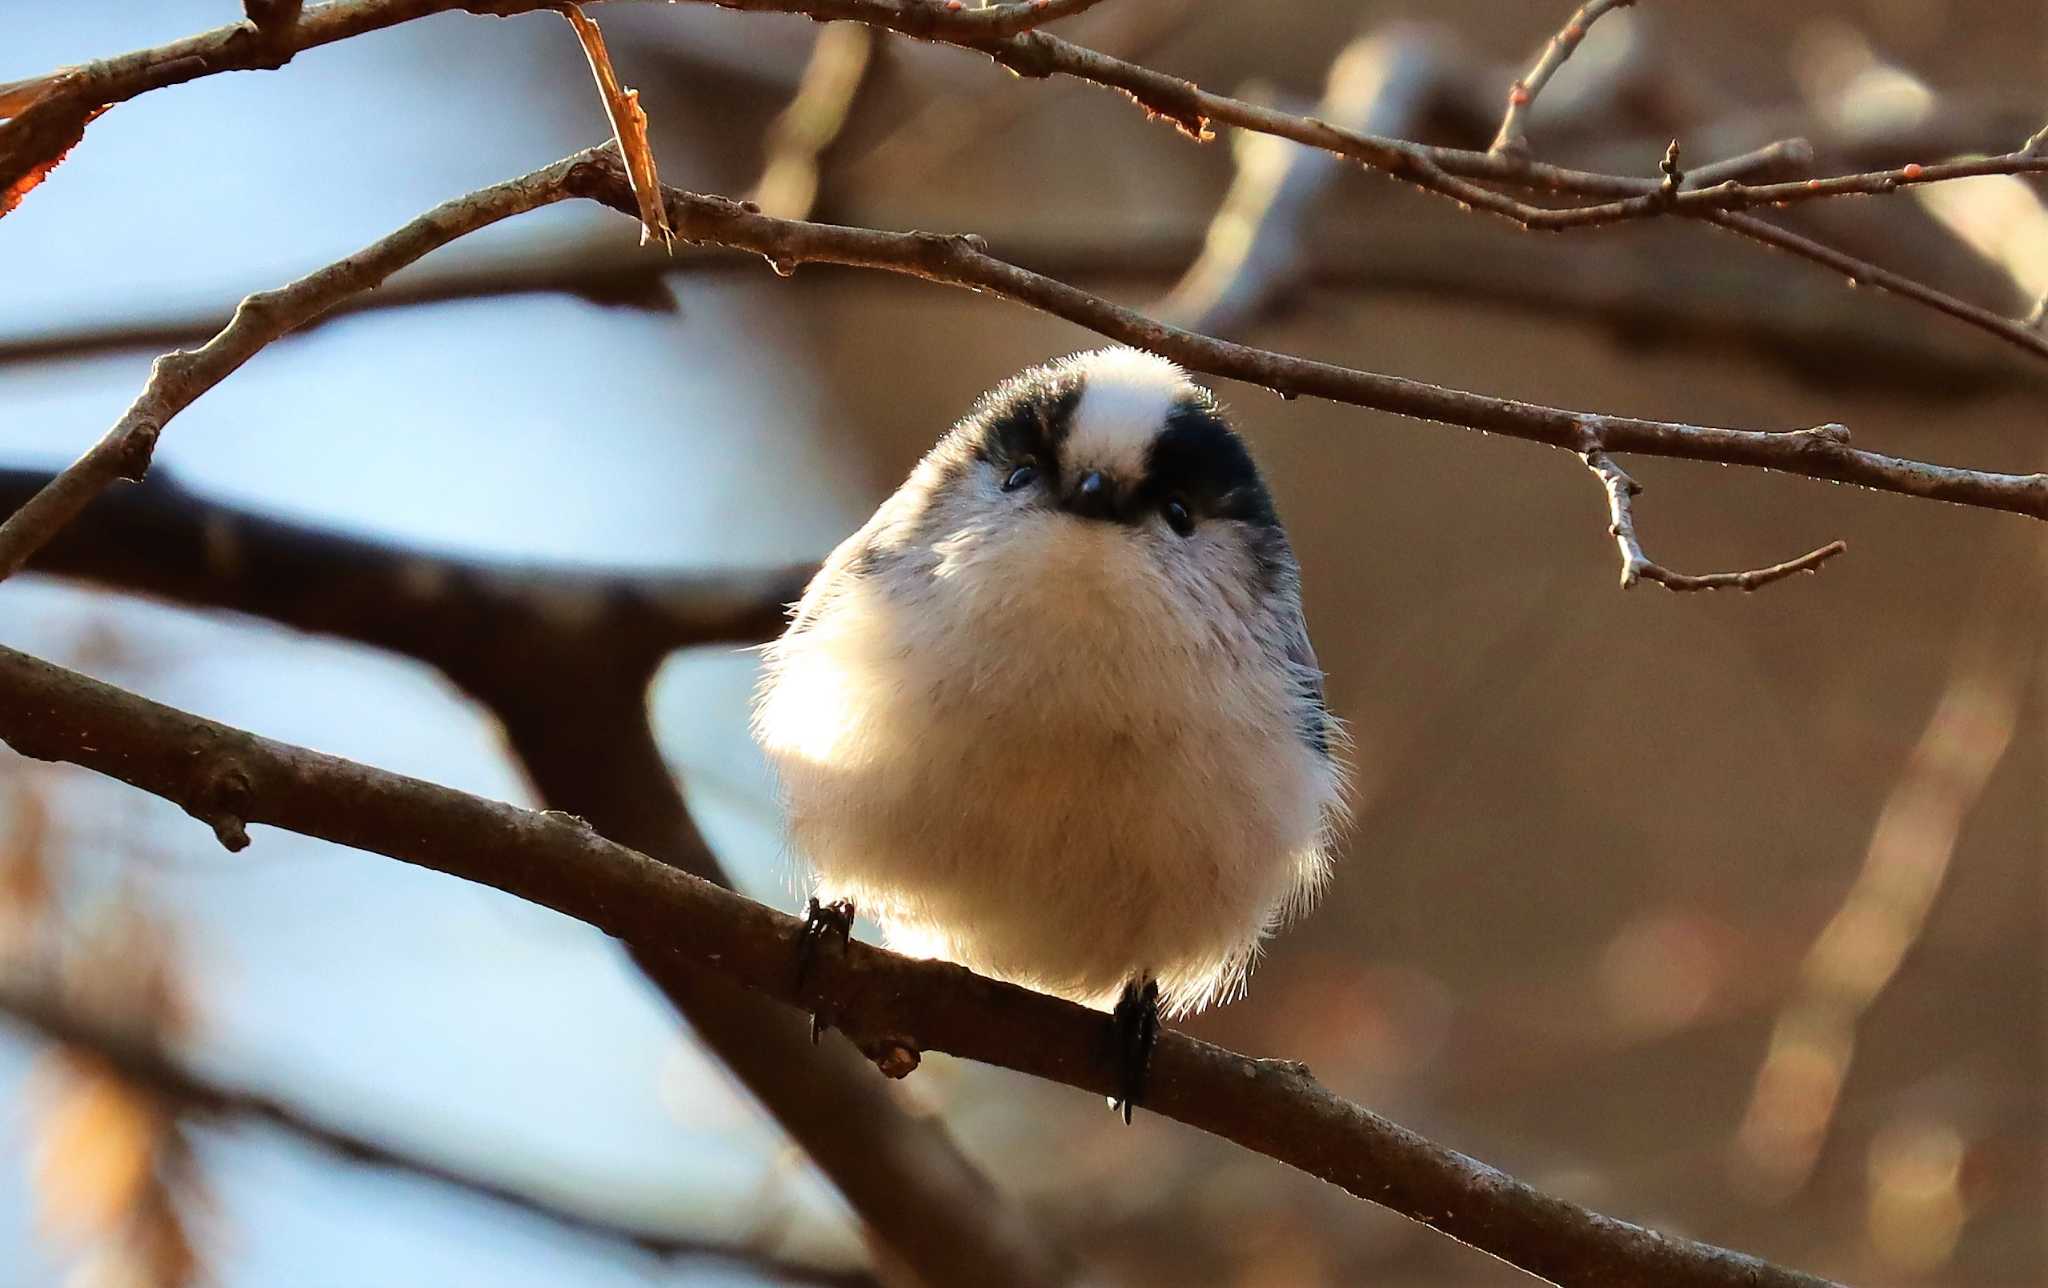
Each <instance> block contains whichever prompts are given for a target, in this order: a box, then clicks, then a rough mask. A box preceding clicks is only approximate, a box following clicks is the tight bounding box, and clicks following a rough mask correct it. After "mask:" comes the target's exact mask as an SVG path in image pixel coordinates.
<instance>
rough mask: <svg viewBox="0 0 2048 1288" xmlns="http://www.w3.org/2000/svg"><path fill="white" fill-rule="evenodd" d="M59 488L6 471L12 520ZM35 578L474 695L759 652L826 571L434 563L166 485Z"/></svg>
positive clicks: (431, 557) (40, 564)
mask: <svg viewBox="0 0 2048 1288" xmlns="http://www.w3.org/2000/svg"><path fill="white" fill-rule="evenodd" d="M49 479H50V475H49V474H48V473H47V472H45V471H36V470H19V469H0V514H6V513H9V512H11V511H13V510H14V509H15V508H17V507H18V506H20V505H21V504H22V503H23V502H24V500H25V499H26V498H28V497H30V496H33V495H34V494H35V493H36V491H37V490H39V489H40V488H41V487H43V486H45V485H46V484H47V483H48V482H49ZM29 569H30V571H33V572H47V573H54V574H57V575H60V576H66V577H74V578H78V579H80V580H83V581H88V582H94V583H97V584H100V585H105V586H110V587H113V588H115V589H119V590H126V591H135V592H139V593H142V594H146V595H153V596H156V597H157V598H160V599H167V600H170V601H172V602H174V603H179V604H184V605H186V606H188V607H193V608H209V609H225V610H228V611H231V612H237V613H247V614H250V615H252V616H257V617H262V618H265V619H268V620H270V621H273V622H276V623H278V624H279V625H281V626H288V627H291V628H293V629H294V630H302V631H316V632H319V633H322V634H326V635H332V636H335V637H337V638H340V639H346V640H353V641H355V642H357V643H359V644H368V645H370V646H372V647H375V648H381V649H388V650H390V651H392V652H394V653H400V654H403V655H405V656H407V657H412V658H416V659H418V660H420V661H422V662H426V663H429V664H430V665H433V666H436V667H438V668H440V669H441V670H443V671H445V672H447V673H448V674H449V676H450V678H452V679H454V680H455V681H456V682H457V683H458V684H462V685H463V686H464V687H466V688H472V689H475V688H485V687H496V686H498V685H499V684H500V683H502V684H504V685H514V684H518V683H520V682H521V681H522V680H523V681H528V682H530V681H531V680H532V679H533V677H534V676H535V675H536V674H540V673H545V672H547V671H548V670H549V669H550V668H552V667H554V666H556V665H558V664H562V663H565V662H566V661H567V660H569V659H579V658H580V659H587V660H588V661H590V662H591V663H592V664H598V663H602V665H603V666H604V667H606V668H607V669H611V670H615V671H619V672H622V673H632V674H634V675H638V676H645V675H648V674H651V673H652V672H653V669H654V667H655V666H656V665H657V664H658V663H659V662H660V661H661V659H662V658H664V657H666V656H667V655H668V654H670V653H672V652H674V651H675V650H677V649H682V648H691V647H699V646H702V645H707V644H752V643H757V642H759V641H760V640H763V639H766V638H768V637H769V636H770V635H772V634H774V633H775V632H776V631H777V630H779V629H780V628H781V625H782V622H783V619H784V618H783V610H784V606H785V605H787V604H789V603H791V602H793V601H794V600H795V599H796V597H797V596H798V595H800V594H801V593H802V591H803V586H804V583H805V581H807V580H808V579H809V577H810V574H811V572H812V571H813V569H812V566H811V565H808V564H805V565H793V566H791V567H787V568H768V569H762V570H760V571H754V572H714V573H654V572H626V571H620V570H612V569H604V568H584V569H579V568H536V567H533V566H531V565H527V564H521V563H512V562H508V561H498V560H488V559H468V558H459V557H454V556H447V555H436V554H432V553H429V552H426V551H422V550H420V549H418V548H416V547H409V546H404V545H397V544H393V543H389V542H384V541H376V540H372V539H369V538H366V537H360V536H356V535H353V534H350V533H346V532H342V531H338V530H335V529H330V528H323V527H320V526H317V525H314V524H307V523H299V522H294V521H292V520H289V519H283V518H279V517H277V516H274V515H267V514H262V513H260V512H257V511H254V510H249V509H245V508H242V507H239V506H233V505H228V504H224V503H221V502H218V501H213V500H209V499H208V498H206V497H203V496H200V495H199V494H197V493H194V492H190V491H188V490H186V489H185V488H184V487H182V486H180V485H179V484H178V483H177V482H176V481H174V480H173V479H172V478H170V477H169V476H167V475H166V474H164V473H163V472H162V471H157V472H155V473H152V474H151V475H150V478H149V480H148V481H147V482H145V483H142V484H139V485H137V486H133V487H126V488H122V489H121V490H119V491H117V492H112V493H109V494H107V495H105V496H103V497H101V498H100V499H99V500H98V501H96V502H95V503H94V504H93V506H92V508H91V509H90V511H89V512H88V513H87V517H86V521H84V522H81V523H78V524H75V525H73V526H72V527H70V528H68V529H66V530H65V531H64V532H63V533H62V534H61V535H59V536H58V537H57V539H56V540H54V541H52V542H51V543H50V544H49V545H48V546H47V547H45V548H44V549H43V550H42V551H40V552H39V553H38V554H37V555H36V557H35V558H34V559H33V560H31V561H30V563H29ZM501 655H502V656H504V658H505V660H504V662H502V663H500V662H498V661H496V660H494V659H495V658H497V657H499V656H501ZM501 671H502V672H504V674H502V675H501V674H499V672H501Z"/></svg>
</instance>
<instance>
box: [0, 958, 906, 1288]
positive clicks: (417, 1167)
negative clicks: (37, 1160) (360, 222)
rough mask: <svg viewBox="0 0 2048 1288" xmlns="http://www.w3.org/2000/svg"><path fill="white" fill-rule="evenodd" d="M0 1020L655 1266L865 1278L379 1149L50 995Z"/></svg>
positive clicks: (13, 998) (205, 1112)
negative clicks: (576, 1206) (649, 1226)
mask: <svg viewBox="0 0 2048 1288" xmlns="http://www.w3.org/2000/svg"><path fill="white" fill-rule="evenodd" d="M0 1015H4V1016H6V1017H7V1018H8V1019H9V1020H12V1021H14V1022H15V1023H17V1024H20V1025H24V1026H26V1027H28V1028H30V1029H33V1030H35V1031H36V1032H39V1033H41V1034H42V1035H43V1036H44V1037H47V1038H49V1039H50V1040H52V1041H54V1042H59V1043H62V1044H63V1045H64V1046H66V1047H71V1048H74V1049H78V1050H83V1051H89V1052H91V1053H92V1054H93V1055H94V1056H96V1057H98V1058H99V1059H101V1060H103V1061H104V1062H106V1064H107V1065H108V1066H109V1067H110V1068H112V1069H113V1071H114V1072H115V1073H117V1074H119V1075H120V1076H121V1077H122V1078H124V1079H126V1080H127V1081H129V1082H130V1083H134V1084H137V1085H140V1086H143V1087H146V1088H148V1089H149V1090H150V1091H152V1092H155V1093H157V1094H158V1095H161V1096H164V1097H166V1098H167V1099H169V1100H171V1101H173V1102H175V1103H176V1104H177V1105H178V1106H179V1107H180V1108H181V1109H182V1110H184V1111H185V1112H188V1113H193V1114H197V1115H199V1116H201V1117H204V1118H209V1119H215V1120H219V1121H221V1122H224V1123H233V1122H252V1123H257V1124H260V1125H262V1126H265V1127H270V1128H273V1129H275V1130H278V1131H282V1132H284V1133H285V1134H287V1135H289V1136H292V1137H295V1138H297V1139H299V1140H302V1141H304V1142H306V1143H307V1144H310V1145H313V1146H315V1147H317V1148H319V1149H322V1150H325V1151H326V1152H328V1153H330V1154H334V1155H336V1156H337V1157H339V1158H342V1159H345V1160H347V1161H348V1162H351V1163H359V1164H364V1165H367V1166H371V1167H381V1168H384V1169H386V1170H388V1171H394V1172H402V1173H404V1174H406V1175H408V1176H415V1177H419V1178H421V1179H423V1180H427V1181H431V1182H433V1183H434V1184H437V1185H442V1186H446V1187H448V1188H451V1189H456V1190H461V1191H463V1192H465V1193H468V1194H472V1195H475V1196H477V1197H479V1198H483V1199H487V1200H489V1201H491V1202H493V1203H497V1204H500V1205H502V1206H505V1207H508V1208H511V1209H512V1210H514V1211H516V1212H518V1213H520V1214H522V1215H524V1216H529V1217H534V1218H537V1219H539V1220H541V1221H544V1222H546V1223H548V1224H550V1225H553V1226H556V1227H558V1228H560V1229H562V1230H565V1231H567V1232H569V1233H572V1234H575V1235H579V1236H582V1237H585V1238H592V1239H597V1240H600V1241H602V1242H605V1243H613V1244H619V1245H622V1246H624V1247H629V1248H633V1249H637V1250H638V1251H640V1252H643V1253H646V1254H648V1255H650V1256H653V1257H657V1258H660V1259H662V1260H665V1261H668V1260H675V1261H681V1260H698V1259H711V1260H720V1261H729V1262H736V1263H739V1264H741V1265H744V1266H746V1267H747V1268H748V1269H750V1270H753V1271H755V1272H756V1273H759V1274H763V1275H766V1276H768V1277H770V1278H772V1279H774V1280H775V1281H777V1282H781V1283H792V1284H820V1285H831V1286H842V1285H843V1286H844V1288H860V1286H862V1285H872V1284H873V1283H874V1282H875V1281H874V1277H873V1276H872V1275H869V1274H868V1273H866V1272H865V1271H861V1270H842V1269H833V1268H828V1267H822V1266H808V1265H803V1264H800V1263H796V1262H791V1261H785V1260H782V1259H780V1258H776V1257H771V1256H769V1255H767V1254H766V1253H764V1252H761V1251H758V1250H754V1249H749V1248H747V1247H744V1246H742V1245H738V1244H724V1243H715V1242H711V1241H708V1240H704V1239H693V1238H686V1237H682V1236H678V1235H672V1234H664V1233H661V1232H658V1231H654V1230H646V1229H639V1228H635V1227H632V1226H626V1225H620V1224H618V1223H616V1222H613V1221H609V1220H606V1219H604V1218H603V1217H599V1216H595V1215H591V1214H589V1213H584V1212H578V1211H575V1210H573V1209H571V1208H567V1207H562V1206H560V1205H558V1204H555V1203H552V1202H549V1201H548V1200H546V1199H543V1198H541V1197H539V1196H538V1195H535V1194H532V1193H529V1192H527V1191H526V1190H522V1189H520V1188H518V1187H516V1186H513V1185H509V1184H507V1183H505V1182H503V1181H498V1180H493V1179H491V1178H489V1177H485V1176H480V1175H477V1174H475V1173H473V1172H466V1171H463V1170H462V1169H460V1168H457V1167H455V1166H453V1165H452V1164H449V1163H444V1162H439V1161H437V1160H434V1159H431V1158H428V1157H426V1156H424V1155H421V1154H416V1153H412V1152H410V1151H408V1150H404V1149H401V1148H399V1147H397V1146H395V1145H390V1144H386V1143H383V1142H381V1141H377V1140H374V1139H372V1138H370V1137H367V1136H364V1135H362V1134H361V1133H359V1132H355V1131H351V1130H349V1129H347V1128H344V1127H341V1126H338V1125H336V1124H334V1123H330V1122H327V1121H324V1120H323V1119H321V1118H320V1117H319V1116H318V1115H317V1114H314V1113H312V1112H310V1111H308V1110H305V1109H302V1108H300V1107H298V1106H296V1105H293V1104H290V1103H288V1102H286V1101H283V1100H280V1099H278V1098H277V1097H275V1096H270V1095H266V1094H264V1093H262V1092H258V1091H252V1090H247V1089H244V1088H240V1087H232V1086H229V1085H227V1084H225V1083H222V1082H220V1081H218V1080H216V1079H214V1078H212V1077H209V1076H207V1075H205V1074H202V1073H199V1072H198V1071H196V1070H194V1069H193V1068H192V1067H190V1066H189V1065H187V1064H186V1063H185V1062H184V1061H182V1060H179V1059H177V1058H176V1057H174V1056H172V1055H171V1054H170V1053H169V1052H168V1051H166V1050H164V1049H163V1048H162V1047H161V1046H160V1045H159V1044H157V1043H155V1042H152V1041H150V1040H148V1038H147V1037H146V1036H145V1035H142V1034H138V1033H135V1032H130V1031H127V1030H126V1029H124V1028H122V1027H120V1026H117V1025H115V1024H112V1023H109V1022H106V1021H103V1020H99V1019H95V1018H92V1017H89V1016H87V1015H86V1014H84V1013H83V1012H81V1010H80V1009H79V1008H78V1007H77V1006H75V1005H71V1004H67V1002H66V1001H65V1000H64V999H62V998H59V997H57V996H54V995H53V994H52V993H51V991H50V990H48V989H42V988H32V987H20V986H17V985H15V984H13V983H9V982H7V981H4V980H0Z"/></svg>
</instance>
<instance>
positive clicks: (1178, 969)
mask: <svg viewBox="0 0 2048 1288" xmlns="http://www.w3.org/2000/svg"><path fill="white" fill-rule="evenodd" d="M752 724H753V732H754V735H755V738H756V740H757V741H758V743H759V745H760V747H761V749H762V751H763V753H764V755H765V758H766V760H767V761H768V763H769V765H770V767H771V768H772V770H773V772H774V775H775V778H776V780H777V784H778V788H779V796H780V804H781V807H782V810H783V814H784V818H785V821H786V833H787V839H788V842H789V846H790V848H791V850H792V851H793V857H794V858H795V859H796V860H797V862H798V870H799V872H800V873H802V874H803V875H804V877H805V879H807V881H808V885H809V891H810V898H809V901H808V904H807V906H806V922H805V932H804V936H803V938H802V940H801V944H802V948H801V952H802V953H803V958H802V962H801V964H800V965H799V967H798V970H799V977H800V979H799V983H800V984H801V976H802V973H803V972H804V971H805V970H806V969H807V967H808V963H809V961H810V958H811V954H812V953H813V952H815V950H816V947H817V945H818V943H819V942H821V941H822V940H823V939H825V938H827V937H831V936H836V937H837V938H838V939H839V940H840V941H841V942H842V943H843V942H844V940H845V939H846V937H847V935H848V933H849V930H850V927H851V925H852V922H853V918H854V915H855V912H856V910H858V912H859V913H861V914H865V915H866V916H868V917H869V918H870V919H871V920H872V921H873V922H874V923H875V924H876V925H877V926H879V928H880V929H881V931H882V935H883V939H884V943H885V944H886V945H887V946H888V947H889V948H891V949H894V950H896V951H899V952H903V953H907V954H909V955H911V956H916V957H925V958H938V959H943V960H946V961H951V962H956V963H959V964H961V965H963V966H966V967H968V968H970V969H972V970H974V971H976V972H979V973H982V974H985V975H990V976H993V977H995V978H997V979H1002V980H1007V981H1010V982H1013V983H1016V984H1020V985H1023V986H1025V987H1028V988H1032V989H1035V990H1038V991H1042V992H1047V993H1052V994H1055V995H1058V996H1061V997H1065V998H1068V999H1071V1000H1073V1001H1076V1002H1079V1003H1081V1004H1083V1005H1086V1006H1090V1007H1094V1008H1096V1009H1098V1010H1104V1011H1108V1012H1109V1023H1110V1030H1109V1035H1110V1039H1111V1046H1110V1048H1109V1050H1110V1052H1111V1054H1110V1057H1109V1058H1110V1059H1111V1060H1113V1061H1114V1063H1115V1065H1116V1068H1115V1070H1114V1072H1113V1075H1112V1085H1113V1086H1115V1087H1116V1090H1117V1094H1116V1096H1115V1097H1114V1098H1113V1099H1112V1101H1111V1104H1112V1106H1113V1107H1114V1108H1116V1109H1117V1110H1118V1111H1119V1112H1120V1113H1121V1114H1122V1116H1123V1118H1124V1121H1125V1122H1129V1121H1130V1118H1131V1110H1132V1107H1133V1106H1134V1105H1137V1104H1139V1103H1140V1102H1141V1100H1142V1098H1143V1095H1144V1092H1145V1085H1146V1076H1147V1071H1148V1069H1149V1062H1150V1058H1151V1052H1152V1049H1153V1045H1154V1044H1155V1043H1156V1041H1157V1036H1158V1031H1159V1025H1160V1023H1161V1020H1162V1017H1163V1018H1165V1019H1178V1018H1180V1017H1182V1016H1185V1015H1188V1014H1191V1013H1193V1012H1195V1011H1199V1010H1201V1009H1203V1008H1204V1007H1208V1006H1212V1005H1218V1004H1221V1003H1224V1002H1228V1001H1231V1000H1234V999H1235V998H1236V997H1238V996H1240V995H1242V994H1243V992H1244V991H1245V988H1246V982H1247V978H1248V976H1249V974H1250V972H1251V969H1252V967H1253V964H1254V962H1255V960H1256V959H1257V958H1258V956H1259V955H1260V953H1261V951H1262V949H1261V945H1262V944H1263V943H1264V941H1265V940H1266V939H1267V938H1268V937H1269V936H1270V935H1272V934H1273V933H1275V932H1276V931H1277V930H1279V929H1280V928H1281V927H1283V926H1284V925H1286V924H1287V923H1289V922H1290V921H1292V920H1294V919H1295V918H1297V917H1299V916H1300V915H1302V914H1304V913H1306V912H1307V911H1308V909H1309V908H1310V906H1311V905H1312V904H1313V902H1314V900H1315V898H1316V896H1317V894H1318V892H1319V891H1320V890H1321V889H1322V888H1323V886H1324V884H1325V883H1326V881H1327V879H1328V877H1329V873H1330V865H1331V852H1332V846H1333V842H1334V837H1335V836H1336V834H1337V832H1338V830H1339V828H1340V827H1341V825H1342V823H1343V820H1344V815H1345V805H1344V802H1345V793H1346V767H1345V764H1344V757H1343V749H1344V747H1345V745H1346V739H1345V731H1344V729H1343V727H1342V725H1341V724H1340V722H1339V721H1338V720H1337V719H1336V718H1335V717H1334V716H1333V715H1332V714H1331V712H1330V708H1329V705H1328V703H1327V702H1326V701H1325V698H1324V686H1323V673H1322V671H1321V670H1320V669H1319V667H1318V665H1317V662H1316V655H1315V651H1314V649H1313V648H1312V647H1311V646H1310V643H1309V637H1308V630H1307V626H1306V623H1305V619H1304V616H1303V611H1302V599H1301V576H1300V570H1299V566H1298V563H1297V561H1296V558H1295V555H1294V552H1293V550H1292V548H1291V546H1290V544H1289V542H1288V539H1287V533H1286V530H1285V528H1284V527H1283V526H1282V525H1281V522H1280V518H1279V515H1278V513H1277V512H1276V510H1275V507H1274V502H1273V498H1272V495H1271V493H1270V491H1269V490H1268V488H1267V486H1266V483H1265V481H1264V479H1263V478H1262V477H1261V475H1260V472H1259V469H1258V466H1257V464H1256V463H1255V462H1254V460H1253V458H1252V455H1251V452H1250V450H1249V449H1248V448H1247V446H1246V445H1245V442H1244V440H1243V439H1242V438H1241V437H1240V436H1239V435H1238V433H1237V432H1236V430H1235V429H1233V428H1232V426H1231V424H1230V421H1229V419H1228V417H1227V414H1226V412H1225V409H1224V408H1223V407H1222V405H1221V404H1220V403H1219V402H1218V401H1217V399H1216V397H1215V395H1214V394H1213V393H1212V392H1211V391H1210V390H1208V389H1207V388H1205V387H1203V386H1202V385H1199V384H1197V383H1195V381H1194V380H1192V379H1191V378H1190V377H1189V376H1188V374H1187V373H1186V372H1185V371H1184V370H1183V369H1182V368H1181V367H1179V366H1178V365H1176V364H1175V363H1173V362H1171V361H1169V360H1168V359H1166V358H1163V357H1160V356H1157V355H1154V354H1152V353H1150V352H1147V351H1144V350H1139V349H1134V348H1126V347H1112V348H1105V349H1097V350H1093V351H1090V352H1084V353H1077V354H1073V355H1070V356H1067V357H1063V358H1059V359H1056V360H1054V361H1051V362H1047V363H1045V364H1043V365H1040V366H1037V367H1033V368H1031V369H1029V370H1026V371H1024V372H1022V373H1020V374H1018V375H1016V376H1013V377H1011V378H1010V379H1008V380H1005V381H1003V382H1002V383H1001V384H999V385H997V386H996V387H994V388H993V389H991V390H990V391H989V392H987V393H985V394H983V395H982V396H981V397H980V398H979V399H978V400H977V401H976V402H975V403H974V404H973V406H972V407H971V409H970V410H969V411H968V412H967V413H966V414H965V415H964V416H962V417H961V418H960V420H959V421H958V422H957V423H956V424H954V425H953V426H952V428H951V429H950V430H949V431H948V432H946V433H945V434H944V435H943V436H942V437H941V438H940V439H939V441H938V443H937V445H936V446H934V447H933V448H932V449H931V450H930V452H929V453H927V454H926V455H925V456H924V458H923V459H922V460H921V461H920V462H919V463H918V464H917V466H916V467H915V469H914V470H913V471H912V472H911V474H910V476H909V478H908V480H907V481H905V482H904V484H903V485H902V486H901V487H900V488H899V489H897V491H896V492H895V493H894V494H893V495H891V496H890V497H889V498H888V499H887V500H886V501H884V502H883V503H882V505H881V506H880V508H878V509H877V510H876V511H875V513H874V515H873V517H872V518H870V519H869V520H868V521H867V522H866V523H865V524H864V525H863V526H862V527H861V528H860V529H859V530H858V531H856V532H855V533H853V535H851V536H850V537H848V538H846V540H845V541H844V542H842V543H841V544H840V545H839V546H838V548H837V549H835V550H834V551H833V552H832V554H831V556H830V557H829V558H828V559H827V560H826V561H825V563H824V564H823V566H822V567H821V569H820V570H819V571H818V572H817V574H816V575H815V576H814V577H813V579H812V580H811V581H810V583H809V584H808V586H807V587H806V589H805V591H804V593H803V596H802V598H801V599H800V600H799V601H798V602H797V604H796V605H795V606H794V608H793V610H792V611H791V613H790V617H789V621H788V624H787V627H786V629H785V630H784V632H783V633H782V635H781V636H780V637H779V638H777V639H775V640H774V641H772V642H771V643H769V644H768V645H767V646H765V649H764V657H763V666H762V672H761V681H760V684H759V686H758V688H757V691H756V694H755V700H754V706H753V721H752ZM815 1018H816V1017H814V1023H815ZM814 1034H815V1028H814Z"/></svg>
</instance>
